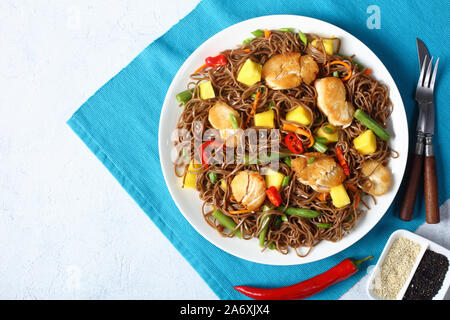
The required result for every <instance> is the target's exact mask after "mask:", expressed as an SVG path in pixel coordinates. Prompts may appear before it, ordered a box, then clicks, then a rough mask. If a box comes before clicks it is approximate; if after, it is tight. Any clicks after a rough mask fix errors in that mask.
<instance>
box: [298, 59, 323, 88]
mask: <svg viewBox="0 0 450 320" xmlns="http://www.w3.org/2000/svg"><path fill="white" fill-rule="evenodd" d="M318 72H319V66H318V65H317V63H316V61H315V60H314V58H313V57H311V56H310V55H305V56H301V58H300V75H301V77H302V80H303V82H304V83H306V84H311V83H312V82H313V81H314V80H316V76H317V73H318Z"/></svg>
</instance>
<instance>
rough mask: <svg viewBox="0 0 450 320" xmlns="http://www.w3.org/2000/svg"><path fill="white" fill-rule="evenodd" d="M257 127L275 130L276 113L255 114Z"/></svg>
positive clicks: (271, 111) (270, 111)
mask: <svg viewBox="0 0 450 320" xmlns="http://www.w3.org/2000/svg"><path fill="white" fill-rule="evenodd" d="M255 126H257V127H268V128H275V111H273V110H272V109H270V110H269V111H265V112H260V113H257V114H255Z"/></svg>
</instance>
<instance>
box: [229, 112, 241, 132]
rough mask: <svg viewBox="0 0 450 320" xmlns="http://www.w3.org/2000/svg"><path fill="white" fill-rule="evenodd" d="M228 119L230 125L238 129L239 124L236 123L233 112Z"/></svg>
mask: <svg viewBox="0 0 450 320" xmlns="http://www.w3.org/2000/svg"><path fill="white" fill-rule="evenodd" d="M230 121H231V125H232V126H233V128H234V129H239V124H238V122H237V119H236V116H235V115H234V114H231V113H230Z"/></svg>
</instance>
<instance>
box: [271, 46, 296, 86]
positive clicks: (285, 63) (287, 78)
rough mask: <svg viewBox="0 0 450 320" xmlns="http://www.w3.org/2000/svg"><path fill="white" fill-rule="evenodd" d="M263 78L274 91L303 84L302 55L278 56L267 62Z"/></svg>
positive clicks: (294, 53) (293, 53)
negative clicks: (301, 73)
mask: <svg viewBox="0 0 450 320" xmlns="http://www.w3.org/2000/svg"><path fill="white" fill-rule="evenodd" d="M262 78H263V79H264V80H266V83H267V85H268V86H269V87H270V88H272V89H274V90H281V89H290V88H295V87H298V86H299V85H300V83H302V78H301V77H300V53H299V52H291V53H288V54H277V55H275V56H273V57H272V58H270V59H269V60H267V62H266V63H265V64H264V66H263V69H262Z"/></svg>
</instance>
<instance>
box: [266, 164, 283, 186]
mask: <svg viewBox="0 0 450 320" xmlns="http://www.w3.org/2000/svg"><path fill="white" fill-rule="evenodd" d="M283 179H284V174H282V173H281V172H277V171H274V170H272V169H269V170H268V172H267V174H266V176H265V180H266V186H267V188H270V187H272V186H274V187H275V188H277V190H280V189H281V184H282V183H283Z"/></svg>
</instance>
